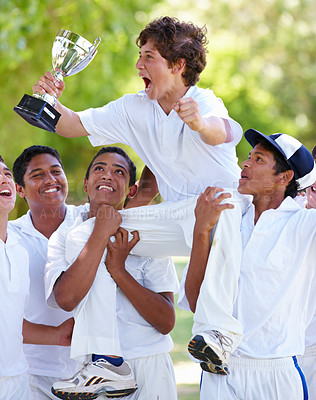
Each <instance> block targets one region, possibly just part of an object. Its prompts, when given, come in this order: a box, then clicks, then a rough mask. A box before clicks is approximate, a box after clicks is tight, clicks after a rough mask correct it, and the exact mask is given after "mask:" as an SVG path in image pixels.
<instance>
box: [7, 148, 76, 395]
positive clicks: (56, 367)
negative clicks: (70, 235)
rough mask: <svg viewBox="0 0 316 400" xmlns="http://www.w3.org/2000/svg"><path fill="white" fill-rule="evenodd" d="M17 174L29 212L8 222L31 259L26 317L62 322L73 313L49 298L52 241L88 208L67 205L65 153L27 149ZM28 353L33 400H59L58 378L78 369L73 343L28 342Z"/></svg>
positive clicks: (18, 162) (15, 168) (15, 169)
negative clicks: (56, 394) (47, 280)
mask: <svg viewBox="0 0 316 400" xmlns="http://www.w3.org/2000/svg"><path fill="white" fill-rule="evenodd" d="M13 174H14V178H15V182H16V187H17V192H18V194H19V196H20V197H22V198H23V199H25V201H26V202H27V204H28V206H29V211H28V212H27V213H26V214H25V215H23V216H22V217H20V218H18V219H16V220H14V221H9V227H8V228H9V229H10V231H13V232H14V233H15V235H17V236H18V237H19V238H20V240H21V243H23V246H24V247H25V248H26V250H27V252H28V257H29V260H30V296H29V300H28V302H27V305H26V308H25V317H26V318H27V319H28V320H30V321H32V322H34V323H43V322H44V323H47V324H51V325H58V324H60V323H62V322H63V321H65V320H66V319H67V318H69V317H71V316H72V314H71V313H67V312H65V311H63V310H61V309H59V310H54V309H51V308H50V307H48V306H47V304H46V301H45V291H44V268H45V264H46V261H47V245H48V239H49V238H50V236H51V235H52V233H53V232H54V231H55V230H56V229H57V228H58V227H59V226H60V225H61V224H64V225H68V224H72V223H73V221H74V219H75V218H76V216H77V214H78V213H79V212H80V211H82V209H83V208H84V207H83V206H79V207H75V206H72V205H67V204H66V203H65V200H66V197H67V194H68V182H67V178H66V175H65V172H64V167H63V163H62V161H61V158H60V155H59V153H58V152H57V150H55V149H53V148H51V147H48V146H40V145H34V146H31V147H28V148H26V149H25V150H24V151H23V152H22V153H21V154H20V155H19V156H18V157H17V159H16V160H15V162H14V165H13ZM24 353H25V355H26V358H27V361H28V364H29V370H28V373H29V380H30V389H31V398H32V400H48V399H54V396H53V395H52V393H51V386H52V384H53V382H55V381H56V380H58V379H63V378H66V377H67V378H68V377H70V376H72V375H73V374H74V373H75V371H76V370H77V363H76V362H75V361H74V360H71V359H70V349H69V347H63V348H62V347H59V346H46V345H40V346H35V345H31V344H25V345H24Z"/></svg>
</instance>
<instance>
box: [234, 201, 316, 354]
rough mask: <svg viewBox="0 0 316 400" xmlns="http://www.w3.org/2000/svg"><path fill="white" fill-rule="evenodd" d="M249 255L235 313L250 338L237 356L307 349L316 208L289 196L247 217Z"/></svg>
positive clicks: (314, 302) (313, 306)
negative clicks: (258, 213)
mask: <svg viewBox="0 0 316 400" xmlns="http://www.w3.org/2000/svg"><path fill="white" fill-rule="evenodd" d="M241 233H242V239H243V258H242V264H241V273H240V279H239V291H238V296H237V300H236V303H235V307H234V308H235V312H234V315H235V316H236V318H238V320H239V321H240V322H241V323H242V325H243V330H244V339H243V340H242V342H241V344H240V345H239V347H238V348H237V350H236V351H235V353H234V355H236V356H240V357H252V358H279V357H286V356H293V355H300V354H303V353H304V349H305V327H306V326H307V325H308V324H309V323H310V321H311V319H312V317H313V315H314V313H315V310H316V297H315V296H314V293H315V291H316V274H315V268H313V266H314V265H315V264H314V263H313V264H312V263H311V261H312V260H315V257H316V210H306V209H302V208H301V207H300V206H299V205H298V204H297V203H296V202H295V201H294V200H293V199H291V198H290V197H287V198H286V199H285V200H284V201H283V202H282V204H281V205H280V206H279V207H278V208H277V209H276V210H274V209H270V210H267V211H264V212H263V213H262V214H261V216H260V218H259V220H258V221H257V223H256V225H254V206H253V204H251V205H250V207H249V209H248V211H247V213H246V214H245V215H244V216H243V218H242V224H241Z"/></svg>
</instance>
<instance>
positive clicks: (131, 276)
mask: <svg viewBox="0 0 316 400" xmlns="http://www.w3.org/2000/svg"><path fill="white" fill-rule="evenodd" d="M84 189H85V191H86V192H87V194H88V198H89V203H90V210H89V212H88V213H82V214H81V215H79V216H78V218H77V220H76V221H75V223H74V225H73V226H72V227H70V228H69V227H67V228H66V229H63V228H62V227H61V228H60V229H59V230H57V231H56V233H55V234H54V235H53V236H52V238H51V240H50V243H49V250H48V263H47V266H46V276H45V278H46V288H47V289H46V293H47V297H48V302H49V304H50V305H52V306H54V305H55V306H56V303H57V305H58V306H60V307H61V308H63V309H65V310H68V311H70V310H74V317H75V321H76V322H75V328H74V336H73V341H72V350H71V354H72V356H73V357H77V358H81V359H82V360H85V361H86V362H87V364H86V365H85V366H84V367H83V369H82V370H81V371H79V373H78V374H76V375H75V376H74V377H73V378H72V379H70V380H66V381H59V382H55V383H54V385H53V389H52V390H53V393H55V395H56V396H58V397H60V398H68V397H67V396H71V395H74V394H75V393H76V396H77V397H76V398H78V399H81V398H82V399H86V398H95V397H93V396H96V395H100V394H104V395H106V396H108V397H114V396H126V395H128V394H130V393H133V392H134V391H135V389H136V385H135V382H134V380H133V375H132V374H131V370H128V368H129V367H128V364H126V363H125V365H122V366H118V367H117V368H113V367H112V368H109V367H108V361H107V357H105V356H102V354H116V355H118V354H122V355H123V356H124V359H127V360H128V363H129V364H130V365H131V367H132V370H133V371H134V374H135V378H136V380H137V385H138V389H137V391H136V392H135V393H134V394H132V395H131V397H129V398H131V399H132V398H133V399H143V400H145V399H146V400H149V399H155V400H156V399H157V398H158V397H159V398H161V399H166V400H167V399H168V400H169V399H176V385H175V378H174V372H173V366H172V362H171V359H170V356H169V354H168V352H169V351H170V350H171V348H172V340H171V338H170V336H169V335H168V333H169V332H170V331H171V329H172V328H173V326H174V323H175V311H174V305H173V292H174V291H176V290H177V289H178V282H177V278H176V273H175V269H174V266H173V264H172V262H171V261H170V259H166V258H159V259H154V258H148V257H137V256H131V255H129V253H130V251H131V250H132V248H133V247H134V246H135V244H136V243H137V242H138V240H139V238H138V233H137V232H133V238H132V239H131V240H130V241H129V238H128V233H127V231H125V230H124V229H122V228H120V224H121V222H122V217H121V215H120V213H119V211H120V210H122V209H123V206H124V204H125V202H126V199H127V198H130V197H132V196H133V195H134V194H135V192H136V190H137V188H136V186H135V166H134V164H133V163H132V161H131V160H130V159H129V157H128V156H127V154H126V153H125V152H124V151H123V150H121V149H119V148H117V147H107V148H102V149H101V150H100V151H99V152H98V153H97V154H96V156H95V157H94V158H93V160H92V162H91V163H90V165H89V167H88V170H87V174H86V178H85V182H84ZM91 219H95V220H94V224H93V230H92V232H91V231H89V230H87V229H86V228H87V226H88V225H87V223H88V224H89V225H90V221H91ZM111 236H115V242H112V241H111V240H110V238H111ZM106 249H107V252H106V258H105V255H104V252H105V250H106ZM91 316H92V317H91ZM87 339H88V340H87ZM91 355H92V361H91ZM87 396H88V397H87ZM89 396H91V397H89Z"/></svg>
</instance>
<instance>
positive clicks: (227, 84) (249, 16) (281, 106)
mask: <svg viewBox="0 0 316 400" xmlns="http://www.w3.org/2000/svg"><path fill="white" fill-rule="evenodd" d="M157 7H158V9H159V10H160V9H161V7H163V10H164V12H165V13H173V15H176V16H177V17H178V18H179V19H182V20H192V21H193V22H194V23H197V24H198V25H201V26H202V25H204V24H205V25H206V26H207V28H208V38H209V46H208V48H209V55H208V65H207V68H206V70H205V71H204V72H203V73H202V75H201V81H200V86H202V87H210V88H212V89H213V90H214V92H215V93H216V95H217V96H219V97H221V98H222V99H223V101H224V103H225V105H226V106H227V108H228V110H229V113H230V115H231V116H232V117H233V118H234V119H236V120H237V121H238V122H239V123H240V124H241V125H242V127H243V129H244V131H245V130H246V129H249V128H255V129H258V130H261V131H262V132H264V133H267V134H271V133H275V132H285V133H288V134H290V135H293V136H295V137H297V138H298V139H299V140H301V141H302V142H303V143H304V144H305V145H306V146H307V147H308V148H309V149H312V147H313V146H314V145H315V144H316V137H315V134H314V132H315V131H316V112H315V109H316V83H315V73H316V48H315V32H316V25H315V17H316V7H315V3H314V2H313V1H312V0H275V1H272V0H257V1H256V2H251V1H248V0H220V1H214V0H194V1H192V0H183V1H181V2H177V1H172V3H171V1H170V5H169V7H167V6H165V5H162V6H160V5H158V6H157ZM193 9H194V10H195V12H193V11H192V10H193ZM249 149H250V146H249V145H248V144H247V142H246V141H245V140H244V139H243V140H242V142H241V143H240V145H239V146H238V147H237V152H238V156H239V159H240V160H241V161H242V160H244V159H245V157H247V154H248V152H249Z"/></svg>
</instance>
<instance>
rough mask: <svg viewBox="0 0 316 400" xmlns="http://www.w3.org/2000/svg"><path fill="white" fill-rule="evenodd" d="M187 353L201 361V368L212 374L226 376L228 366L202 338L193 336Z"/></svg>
mask: <svg viewBox="0 0 316 400" xmlns="http://www.w3.org/2000/svg"><path fill="white" fill-rule="evenodd" d="M188 351H189V353H190V354H191V355H192V356H193V357H194V358H196V359H198V360H200V361H203V362H202V363H201V368H202V369H203V370H204V371H207V372H212V373H214V374H221V375H227V374H228V373H229V372H228V366H227V364H226V363H223V360H221V358H220V357H219V356H218V354H217V353H216V352H215V351H214V350H213V349H212V348H211V347H210V346H209V345H208V344H207V343H206V342H205V340H204V338H203V336H201V335H195V336H194V337H193V338H192V339H191V340H190V342H189V344H188Z"/></svg>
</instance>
